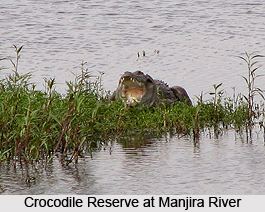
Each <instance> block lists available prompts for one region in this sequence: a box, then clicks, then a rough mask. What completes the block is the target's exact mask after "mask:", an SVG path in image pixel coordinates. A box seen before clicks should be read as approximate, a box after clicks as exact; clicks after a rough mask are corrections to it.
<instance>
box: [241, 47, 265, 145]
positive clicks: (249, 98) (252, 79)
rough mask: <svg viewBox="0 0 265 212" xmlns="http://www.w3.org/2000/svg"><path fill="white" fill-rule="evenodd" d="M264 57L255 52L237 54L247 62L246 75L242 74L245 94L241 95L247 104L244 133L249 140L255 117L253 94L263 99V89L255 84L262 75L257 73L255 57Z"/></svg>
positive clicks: (257, 67)
mask: <svg viewBox="0 0 265 212" xmlns="http://www.w3.org/2000/svg"><path fill="white" fill-rule="evenodd" d="M261 57H264V56H263V55H259V54H255V53H250V54H249V53H247V52H245V55H244V56H239V58H241V59H242V60H244V61H245V62H246V64H247V71H248V72H247V76H242V78H243V79H244V81H245V84H246V86H247V94H246V95H243V97H244V99H245V100H246V102H247V105H248V118H247V120H248V121H247V125H246V134H247V139H248V137H249V139H250V141H251V140H252V128H253V126H254V119H255V118H257V117H255V108H254V107H255V96H257V95H259V96H260V97H262V99H263V100H264V99H265V98H264V94H263V90H262V89H261V88H259V87H257V86H256V80H257V79H258V78H260V77H262V76H264V75H263V74H257V71H258V70H259V69H260V68H261V66H260V65H259V61H258V60H257V59H259V58H261Z"/></svg>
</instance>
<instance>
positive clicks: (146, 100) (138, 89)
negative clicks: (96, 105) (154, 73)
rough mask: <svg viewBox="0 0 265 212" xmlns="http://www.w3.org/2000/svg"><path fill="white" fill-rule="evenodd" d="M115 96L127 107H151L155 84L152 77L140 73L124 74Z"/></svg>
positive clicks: (154, 99)
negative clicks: (143, 105)
mask: <svg viewBox="0 0 265 212" xmlns="http://www.w3.org/2000/svg"><path fill="white" fill-rule="evenodd" d="M117 95H118V97H119V98H121V99H122V100H123V102H124V103H125V104H126V105H127V106H135V105H137V104H145V105H153V104H154V102H155V101H156V84H155V83H154V80H153V78H152V77H150V76H149V75H147V74H144V73H143V72H141V71H135V72H125V73H124V74H123V75H122V76H121V78H120V81H119V86H118V90H117Z"/></svg>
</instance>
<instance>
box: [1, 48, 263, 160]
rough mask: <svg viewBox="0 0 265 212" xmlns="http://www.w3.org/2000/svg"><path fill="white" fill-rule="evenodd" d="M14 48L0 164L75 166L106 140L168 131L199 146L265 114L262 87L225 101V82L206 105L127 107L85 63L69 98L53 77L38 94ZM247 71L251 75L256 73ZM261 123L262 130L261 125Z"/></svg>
mask: <svg viewBox="0 0 265 212" xmlns="http://www.w3.org/2000/svg"><path fill="white" fill-rule="evenodd" d="M14 47H15V52H16V59H15V60H12V59H10V62H11V64H12V73H11V74H9V75H8V76H7V77H2V79H1V81H0V161H6V160H15V161H21V160H22V161H36V160H42V159H48V158H51V156H52V155H54V154H55V153H60V154H61V155H63V156H64V158H65V160H66V161H68V162H72V161H76V162H77V160H78V158H79V157H82V156H83V155H85V154H87V153H88V152H91V151H93V150H95V149H97V148H100V147H101V145H102V144H104V142H107V141H109V140H115V139H117V138H118V137H120V136H124V135H127V136H128V135H133V134H137V135H139V134H141V135H153V136H154V137H156V136H161V135H163V133H166V132H169V131H170V132H173V133H175V134H178V135H187V136H192V137H193V138H194V141H196V142H198V140H199V137H200V134H201V132H202V131H204V130H209V131H211V132H213V135H214V136H219V135H220V134H222V132H223V131H224V130H225V129H228V128H234V129H235V130H236V131H238V132H242V131H243V130H244V129H248V130H249V129H250V126H252V125H253V123H254V120H257V118H258V117H257V113H259V118H260V117H261V116H262V115H263V113H262V112H261V111H262V110H261V107H260V108H259V109H258V111H255V108H254V99H253V98H254V97H253V96H254V94H255V92H258V93H262V91H261V90H260V89H257V88H255V87H253V86H252V87H250V89H254V91H253V92H254V93H253V92H251V91H249V92H250V94H248V95H247V96H242V95H237V98H227V97H224V92H223V90H222V89H221V86H222V84H218V85H214V86H213V92H210V95H212V99H210V100H208V101H204V100H203V96H200V97H199V98H198V101H197V103H196V104H194V106H189V105H186V104H185V103H181V102H179V103H176V104H174V105H170V106H166V105H164V106H163V105H162V106H160V107H143V106H138V107H132V108H128V107H125V106H124V105H123V103H122V102H120V101H110V100H109V98H108V96H109V95H108V93H107V92H106V91H104V89H103V88H102V83H101V78H102V74H101V75H99V76H98V77H92V76H91V75H90V73H89V71H88V70H87V69H86V68H85V65H86V64H85V63H82V66H81V73H80V75H78V76H76V77H75V79H74V81H71V82H67V83H66V84H67V92H66V94H64V95H63V94H60V93H58V92H57V91H56V90H55V84H56V82H55V79H45V80H44V85H45V86H44V89H43V90H36V85H35V84H33V83H30V74H20V73H19V71H18V65H19V59H20V53H21V50H22V47H19V48H18V47H16V46H14ZM255 58H257V57H254V58H252V59H255ZM249 59H250V60H251V58H249ZM250 62H251V61H250ZM254 65H255V64H254ZM252 67H253V66H252ZM252 67H251V68H252ZM249 71H250V72H251V74H252V75H253V74H255V71H256V70H255V71H253V69H249ZM252 75H251V77H252ZM244 79H245V78H244ZM248 80H252V81H253V80H254V78H253V77H252V78H250V79H245V81H246V82H248ZM252 83H253V82H252ZM254 113H255V114H256V115H255V116H254ZM259 120H260V119H259ZM259 123H260V126H263V125H262V123H263V122H262V121H259Z"/></svg>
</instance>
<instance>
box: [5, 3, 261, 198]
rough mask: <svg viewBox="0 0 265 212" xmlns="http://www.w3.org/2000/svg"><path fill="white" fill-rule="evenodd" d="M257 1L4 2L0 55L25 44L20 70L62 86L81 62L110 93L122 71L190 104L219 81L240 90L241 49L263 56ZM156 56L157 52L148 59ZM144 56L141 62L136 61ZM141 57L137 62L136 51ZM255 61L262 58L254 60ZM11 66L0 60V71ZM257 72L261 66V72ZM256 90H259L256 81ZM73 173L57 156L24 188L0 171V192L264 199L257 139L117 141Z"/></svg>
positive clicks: (20, 177)
mask: <svg viewBox="0 0 265 212" xmlns="http://www.w3.org/2000/svg"><path fill="white" fill-rule="evenodd" d="M264 23H265V3H264V1H263V0H253V1H246V0H234V1H231V0H211V1H210V0H208V1H207V0H185V1H184V0H183V1H181V0H166V1H159V0H154V1H137V0H129V1H121V0H108V1H107V0H93V1H90V0H71V1H70V0H45V1H43V0H1V5H0V58H3V57H6V56H14V53H13V49H12V45H13V44H15V45H18V46H19V45H24V48H23V50H22V55H21V60H20V64H19V70H20V71H21V72H23V73H26V72H32V74H33V79H32V80H33V81H34V82H36V83H37V84H38V86H39V87H41V86H42V84H43V77H55V78H56V81H57V85H56V87H57V89H58V90H59V91H60V92H64V89H65V86H64V85H65V81H66V80H72V79H73V74H72V73H78V71H80V64H81V62H82V61H86V62H87V68H88V70H90V71H91V72H92V73H93V74H97V73H99V72H104V73H105V74H104V76H103V85H104V88H105V89H107V90H114V89H115V87H116V85H117V82H118V79H119V76H120V75H121V74H122V73H123V72H124V71H135V70H142V71H144V72H146V73H148V74H150V75H151V76H153V77H154V78H159V79H162V80H164V81H166V82H167V83H168V84H169V85H176V84H177V85H181V86H183V87H184V88H186V90H187V91H188V93H189V95H190V96H191V98H192V99H193V101H194V100H195V96H198V95H200V93H201V92H205V93H207V92H209V91H210V90H211V89H212V85H213V84H217V83H220V82H222V83H223V88H224V89H225V90H226V92H227V93H231V92H232V88H233V87H236V90H237V91H238V92H244V91H245V85H244V82H243V80H242V77H241V75H245V74H246V65H245V64H244V63H243V61H242V60H240V59H239V58H238V57H237V56H239V55H242V53H244V51H247V52H255V51H257V52H258V53H260V54H265V52H264V49H265V48H264V47H265V25H264ZM155 50H159V54H156V53H155ZM142 51H145V52H146V56H145V57H143V56H142ZM138 52H139V53H140V57H139V58H138V57H137V53H138ZM261 63H263V61H262V60H261ZM8 66H9V64H7V62H5V61H1V63H0V67H8ZM261 72H262V70H261ZM259 85H260V86H261V88H264V85H263V84H262V83H261V82H260V83H259ZM111 149H112V151H111V154H110V152H109V151H108V150H106V151H100V152H97V153H95V154H94V155H93V158H92V159H91V158H90V157H88V158H85V159H81V160H80V162H79V164H78V165H77V166H76V167H71V166H70V167H62V166H61V165H60V163H59V162H58V161H57V160H56V159H55V160H54V161H53V163H52V164H51V165H50V166H49V167H48V168H47V170H46V171H44V172H43V171H40V173H39V172H38V171H36V173H35V175H36V176H35V177H36V180H35V183H34V184H31V185H28V184H27V183H25V180H24V177H25V175H24V172H23V170H20V169H17V170H16V171H14V170H12V169H8V168H4V167H1V173H0V189H2V190H3V191H4V192H3V193H15V194H21V193H24V194H25V193H32V194H39V193H49V194H50V193H80V194H81V193H82V194H87V193H89V194H92V193H96V194H109V193H111V194H123V193H124V194H147V193H158V194H160V193H165V194H185V193H197V194H207V193H225V194H226V193H229V194H233V193H240V194H241V193H244V194H246V193H254V194H260V193H263V194H264V193H265V186H264V180H263V179H264V178H265V171H264V166H265V160H264V156H265V150H264V145H263V141H259V139H256V140H254V142H253V144H247V143H244V142H242V141H238V140H237V141H235V139H234V135H233V133H232V135H231V134H228V135H226V136H223V137H222V138H221V139H217V140H213V139H208V138H207V137H206V138H203V140H202V141H201V145H200V147H199V148H197V149H196V148H195V149H194V147H193V144H192V141H191V140H189V139H178V138H176V137H173V138H171V139H169V140H167V139H161V140H151V141H149V142H148V143H147V144H145V145H143V146H141V147H135V146H132V147H131V148H127V147H126V148H125V147H123V146H122V145H121V144H119V143H114V144H113V146H112V148H111Z"/></svg>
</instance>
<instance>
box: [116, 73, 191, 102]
mask: <svg viewBox="0 0 265 212" xmlns="http://www.w3.org/2000/svg"><path fill="white" fill-rule="evenodd" d="M116 99H122V101H123V102H124V103H125V105H127V106H135V105H146V106H156V105H160V104H173V103H175V102H178V101H180V102H185V103H187V104H188V105H192V102H191V100H190V98H189V96H188V94H187V92H186V90H185V89H184V88H182V87H180V86H173V87H169V86H168V84H166V83H165V82H163V81H161V80H155V79H153V78H152V77H151V76H149V75H148V74H144V73H143V72H141V71H135V72H128V71H127V72H125V73H124V74H123V75H122V76H121V78H120V80H119V84H118V87H117V89H116V90H115V91H114V92H113V94H112V96H111V100H116Z"/></svg>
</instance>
